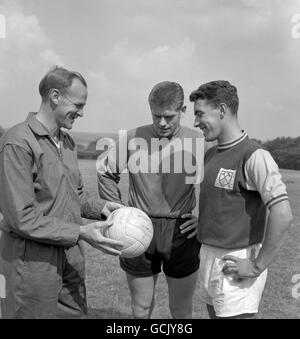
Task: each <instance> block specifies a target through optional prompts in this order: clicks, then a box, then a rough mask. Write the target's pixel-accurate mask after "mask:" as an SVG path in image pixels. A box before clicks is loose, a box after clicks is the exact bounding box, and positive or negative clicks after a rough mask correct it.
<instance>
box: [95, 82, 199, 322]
mask: <svg viewBox="0 0 300 339" xmlns="http://www.w3.org/2000/svg"><path fill="white" fill-rule="evenodd" d="M149 104H150V109H151V113H152V119H153V123H152V124H150V125H146V126H142V127H138V128H136V129H133V130H131V131H129V132H128V135H126V140H125V141H124V142H119V144H118V145H116V147H111V148H110V151H108V152H106V153H105V154H104V155H103V156H102V157H101V159H100V161H99V164H98V184H99V193H100V196H101V197H102V198H105V199H107V200H111V201H116V202H121V201H122V200H121V194H120V191H119V189H118V186H117V184H118V182H119V179H120V173H121V172H122V170H123V168H124V167H125V166H127V167H128V171H129V205H130V206H134V207H137V208H140V209H141V210H143V211H145V212H146V213H147V214H148V215H149V216H150V217H151V219H152V223H153V226H154V236H153V239H152V242H151V244H150V247H149V248H148V250H147V251H146V253H144V254H143V255H141V256H138V257H136V258H122V257H121V258H120V264H121V268H122V269H123V270H124V271H125V272H126V274H127V280H128V284H129V289H130V292H131V298H132V311H133V316H134V317H136V318H150V317H151V313H152V310H153V307H154V290H155V284H156V281H157V277H158V273H159V272H160V271H161V266H162V268H163V271H164V273H165V275H166V280H167V283H168V288H169V306H170V312H171V315H172V317H173V318H191V317H192V297H193V293H194V289H195V286H196V281H197V276H198V267H199V258H198V254H199V249H200V244H199V242H198V241H197V238H196V237H195V235H196V230H195V227H196V226H197V218H196V217H195V216H194V215H193V214H192V211H193V209H194V207H195V203H196V199H195V188H194V185H193V183H195V182H197V181H198V183H199V182H200V180H201V168H202V167H201V165H202V164H203V145H204V140H203V137H202V136H201V134H199V133H198V132H196V131H195V130H192V129H190V128H187V127H184V126H181V125H180V120H181V118H182V117H183V116H184V113H185V111H186V107H185V106H184V94H183V89H182V87H181V86H180V85H179V84H178V83H175V82H168V81H165V82H162V83H159V84H157V85H156V86H154V88H153V89H152V91H151V93H150V95H149ZM136 146H137V147H136ZM197 146H198V147H197ZM137 149H138V150H137ZM137 155H138V158H139V161H135V160H137ZM120 158H123V160H120ZM189 158H190V159H192V160H195V161H196V166H195V168H194V169H193V166H189V165H188V164H187V162H188V159H189ZM137 164H139V166H137ZM182 165H184V166H182ZM137 167H139V168H137ZM183 167H184V168H183ZM191 175H192V176H191ZM191 179H192V180H191Z"/></svg>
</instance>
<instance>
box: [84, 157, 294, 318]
mask: <svg viewBox="0 0 300 339" xmlns="http://www.w3.org/2000/svg"><path fill="white" fill-rule="evenodd" d="M80 168H81V170H82V173H83V177H84V180H85V184H86V188H87V189H88V190H89V191H90V192H91V194H93V195H95V196H97V195H98V192H97V184H96V173H95V162H94V161H88V160H82V161H80ZM281 172H282V174H283V178H284V181H285V183H286V184H287V187H288V193H289V196H290V201H291V205H292V209H293V214H294V217H295V220H294V225H293V226H292V227H291V229H290V231H289V233H288V235H287V238H286V241H285V244H284V247H283V248H282V250H281V252H280V255H279V256H278V257H277V260H276V262H275V263H274V264H273V265H272V266H271V268H270V270H269V276H268V281H267V285H266V289H265V293H264V297H263V300H262V303H261V309H260V313H259V318H266V319H284V318H300V299H298V300H297V299H293V297H292V287H293V284H292V276H293V275H294V274H300V250H299V244H300V208H299V207H300V172H299V171H290V170H282V171H281ZM127 183H128V178H127V176H123V178H122V179H121V182H120V189H121V192H122V194H123V196H124V197H126V199H127ZM86 259H87V260H86V261H87V293H88V302H89V306H90V317H91V318H106V319H112V318H113V319H118V318H130V317H131V309H130V297H129V292H128V289H127V282H126V279H125V274H124V272H123V271H122V270H121V269H120V268H119V264H118V259H117V258H114V257H110V256H107V255H104V254H102V253H101V252H99V251H97V250H94V249H93V248H91V247H90V246H88V245H87V246H86ZM193 317H194V318H197V319H198V318H207V317H208V315H207V312H206V308H205V306H204V305H203V304H201V302H200V300H199V297H198V295H197V290H196V293H195V297H194V316H193ZM153 318H160V319H167V318H169V310H168V300H167V285H166V282H165V279H164V276H163V274H161V275H160V277H159V279H158V283H157V287H156V306H155V309H154V312H153Z"/></svg>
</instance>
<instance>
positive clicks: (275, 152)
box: [0, 126, 300, 170]
mask: <svg viewBox="0 0 300 339" xmlns="http://www.w3.org/2000/svg"><path fill="white" fill-rule="evenodd" d="M4 132H5V131H4V129H3V128H2V127H1V126H0V137H1V135H2V134H4ZM256 141H257V142H259V143H260V144H261V145H262V146H263V147H264V148H265V149H267V150H268V151H269V152H270V153H271V154H272V156H273V158H274V159H275V161H276V162H277V164H278V166H279V167H280V168H284V169H293V170H300V137H296V138H291V137H280V138H276V139H273V140H269V141H265V142H263V141H261V140H256ZM96 144H97V140H95V141H92V142H91V143H90V144H89V145H88V146H87V147H84V146H83V145H80V144H79V145H78V158H79V159H97V157H98V156H99V154H100V153H101V152H100V151H96Z"/></svg>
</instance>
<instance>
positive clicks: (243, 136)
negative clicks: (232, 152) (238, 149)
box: [218, 131, 248, 150]
mask: <svg viewBox="0 0 300 339" xmlns="http://www.w3.org/2000/svg"><path fill="white" fill-rule="evenodd" d="M247 137H248V134H247V133H246V132H245V131H242V134H241V135H240V136H239V137H238V138H236V139H234V140H231V141H228V142H224V143H222V144H219V145H218V149H219V150H223V149H227V148H231V147H233V146H235V145H237V144H239V143H240V142H242V141H243V140H245V139H246V138H247Z"/></svg>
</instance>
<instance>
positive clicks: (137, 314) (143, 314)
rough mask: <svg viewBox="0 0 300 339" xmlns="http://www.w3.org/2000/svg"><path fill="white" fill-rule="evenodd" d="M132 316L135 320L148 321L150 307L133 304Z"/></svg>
mask: <svg viewBox="0 0 300 339" xmlns="http://www.w3.org/2000/svg"><path fill="white" fill-rule="evenodd" d="M132 315H133V317H134V318H135V319H149V317H150V305H149V306H148V305H142V304H139V305H137V304H134V305H132Z"/></svg>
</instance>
